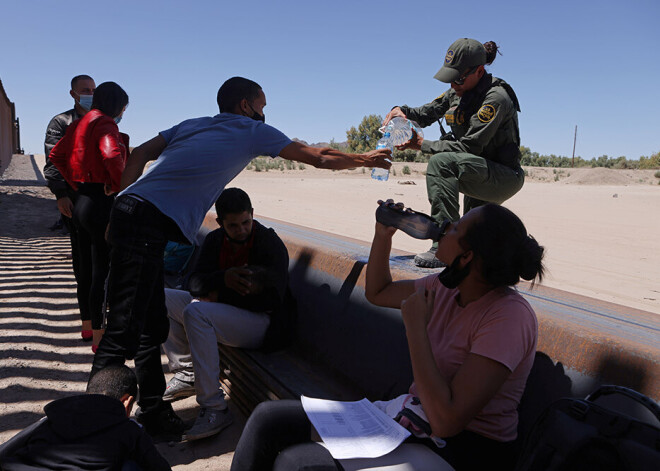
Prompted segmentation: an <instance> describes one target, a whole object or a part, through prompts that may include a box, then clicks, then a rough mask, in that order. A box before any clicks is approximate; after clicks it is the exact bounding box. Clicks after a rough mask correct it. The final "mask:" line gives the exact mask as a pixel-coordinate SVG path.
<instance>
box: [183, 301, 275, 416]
mask: <svg viewBox="0 0 660 471" xmlns="http://www.w3.org/2000/svg"><path fill="white" fill-rule="evenodd" d="M183 318H184V325H185V328H186V333H187V335H188V341H189V342H190V351H191V354H192V359H193V365H194V368H195V389H196V390H197V402H198V403H199V405H200V406H201V407H202V408H210V409H218V410H222V409H225V408H226V407H227V404H226V403H225V400H224V394H223V392H222V390H221V389H220V387H219V380H220V357H219V353H218V349H217V344H218V342H219V343H222V344H224V345H228V346H230V347H240V348H258V347H259V346H261V343H262V342H263V338H264V336H265V334H266V330H267V329H268V326H269V325H270V318H269V316H268V314H265V313H257V312H251V311H247V310H245V309H240V308H237V307H235V306H230V305H228V304H222V303H212V302H195V303H191V304H189V305H188V306H187V307H186V308H185V309H184V311H183Z"/></svg>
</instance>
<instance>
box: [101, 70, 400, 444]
mask: <svg viewBox="0 0 660 471" xmlns="http://www.w3.org/2000/svg"><path fill="white" fill-rule="evenodd" d="M218 106H219V108H220V114H218V115H216V116H213V117H203V118H197V119H191V120H187V121H183V122H182V123H180V124H178V125H176V126H174V127H173V128H171V129H168V130H166V131H163V132H161V133H160V134H159V135H158V136H156V137H154V138H153V139H151V140H149V141H147V142H145V143H144V144H142V145H141V146H139V147H137V148H136V149H134V150H133V152H132V153H131V155H130V156H129V157H128V160H127V162H126V168H125V170H124V173H123V175H122V190H123V191H121V192H120V194H119V196H118V197H117V200H116V201H115V205H114V207H113V211H112V214H111V216H110V225H109V231H108V241H109V242H110V245H111V247H112V253H111V262H110V266H111V268H110V274H109V281H108V292H107V298H108V304H109V308H110V312H109V315H108V322H107V328H106V331H105V334H104V336H103V339H102V340H101V343H100V345H99V348H98V351H97V353H96V356H95V357H94V364H93V367H92V373H91V374H92V375H94V374H95V372H96V371H98V370H99V369H101V368H103V367H105V366H107V365H113V364H123V363H124V361H125V360H126V359H131V358H134V359H135V368H136V373H137V377H138V383H139V386H140V400H139V405H140V415H139V416H138V420H140V421H141V422H142V423H143V424H144V425H145V427H146V428H147V431H148V432H150V433H152V434H159V433H162V432H170V433H171V434H177V435H178V434H180V433H181V432H182V431H183V423H182V421H181V419H179V418H178V417H177V416H176V414H174V411H173V410H172V407H171V405H170V404H168V403H166V402H163V400H162V396H163V393H164V391H165V376H164V374H163V369H162V366H161V361H160V344H161V343H163V342H164V341H165V340H166V339H167V335H168V331H169V326H168V321H167V309H166V306H165V294H164V281H163V252H164V249H165V245H166V243H167V241H168V240H172V241H183V242H185V241H190V242H192V241H193V240H194V238H195V235H196V234H197V231H198V229H199V227H200V226H201V224H202V222H203V220H204V216H205V215H206V213H207V212H208V210H209V209H210V208H211V206H212V205H213V203H214V202H215V201H216V200H217V198H218V196H219V195H220V193H221V192H222V190H223V189H224V187H225V186H226V185H227V183H229V182H230V181H231V180H232V179H233V178H234V177H235V176H236V175H238V173H240V172H241V170H243V169H244V168H245V166H246V165H247V164H248V163H249V162H250V160H252V159H253V158H254V157H257V156H260V155H269V156H271V157H276V156H278V155H279V156H281V157H282V158H285V159H288V160H294V161H297V162H302V163H305V164H309V165H312V166H314V167H319V168H328V169H336V170H340V169H346V168H353V167H381V168H389V166H390V164H389V162H387V161H386V160H385V159H386V158H388V157H390V151H389V150H387V149H381V150H375V151H371V152H368V153H366V154H344V153H342V152H340V151H338V150H336V149H330V148H324V149H319V148H314V147H309V146H305V145H303V144H300V143H298V142H292V141H291V140H290V139H289V138H288V137H286V136H285V135H284V134H283V133H281V132H280V131H278V130H277V129H275V128H273V127H271V126H269V125H267V124H265V115H264V111H263V110H264V107H265V106H266V96H265V94H264V92H263V90H262V89H261V87H260V86H259V85H258V84H257V83H255V82H253V81H251V80H248V79H245V78H242V77H233V78H231V79H229V80H227V81H226V82H225V83H224V84H223V85H222V86H221V87H220V90H218ZM152 160H156V162H154V163H153V164H152V165H151V166H150V167H149V169H148V170H147V171H146V172H144V174H142V171H143V170H144V167H145V165H146V164H147V162H149V161H152Z"/></svg>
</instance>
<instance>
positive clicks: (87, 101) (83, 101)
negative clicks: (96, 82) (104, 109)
mask: <svg viewBox="0 0 660 471" xmlns="http://www.w3.org/2000/svg"><path fill="white" fill-rule="evenodd" d="M78 96H79V97H80V99H79V100H78V104H79V105H80V106H81V108H82V109H84V110H85V111H89V110H91V109H92V99H93V98H94V95H78Z"/></svg>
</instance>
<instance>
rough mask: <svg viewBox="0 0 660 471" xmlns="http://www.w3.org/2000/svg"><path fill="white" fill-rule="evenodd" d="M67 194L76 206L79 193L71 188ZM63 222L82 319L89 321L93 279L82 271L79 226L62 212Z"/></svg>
mask: <svg viewBox="0 0 660 471" xmlns="http://www.w3.org/2000/svg"><path fill="white" fill-rule="evenodd" d="M67 196H68V197H69V199H70V200H71V201H72V202H73V205H74V208H75V205H76V201H78V193H77V192H75V191H73V190H71V189H70V190H69V194H68V195H67ZM62 222H64V225H65V226H66V229H67V230H68V231H69V240H71V263H72V265H73V276H74V277H75V279H76V299H78V310H79V311H80V320H81V321H88V320H90V319H91V318H92V317H91V314H90V312H89V306H88V304H89V303H88V299H89V285H90V282H91V280H90V279H89V278H85V277H83V276H82V274H81V272H80V249H79V248H78V247H79V242H78V239H79V235H78V227H77V226H76V225H75V224H74V223H73V219H72V218H68V217H66V216H65V215H64V214H62Z"/></svg>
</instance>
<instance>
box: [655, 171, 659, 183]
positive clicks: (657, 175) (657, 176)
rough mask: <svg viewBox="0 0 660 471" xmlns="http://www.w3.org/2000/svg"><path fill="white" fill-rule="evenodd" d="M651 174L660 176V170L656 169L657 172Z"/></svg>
mask: <svg viewBox="0 0 660 471" xmlns="http://www.w3.org/2000/svg"><path fill="white" fill-rule="evenodd" d="M653 176H654V177H655V178H660V170H658V171H657V172H655V173H654V174H653ZM658 183H660V182H658Z"/></svg>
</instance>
